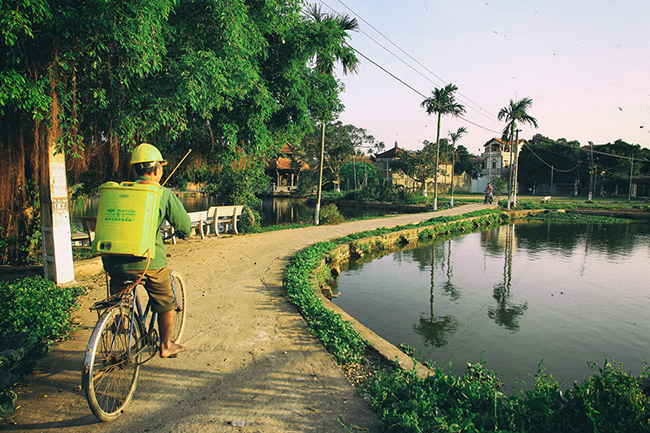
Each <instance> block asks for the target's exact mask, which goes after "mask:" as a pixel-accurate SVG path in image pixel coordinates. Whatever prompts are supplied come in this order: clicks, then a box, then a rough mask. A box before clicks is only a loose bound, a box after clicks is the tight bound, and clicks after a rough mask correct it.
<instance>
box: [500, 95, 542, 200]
mask: <svg viewBox="0 0 650 433" xmlns="http://www.w3.org/2000/svg"><path fill="white" fill-rule="evenodd" d="M532 105H533V100H532V99H530V98H527V97H526V98H522V99H520V100H519V101H513V100H512V99H511V100H510V103H509V104H508V105H506V106H505V107H503V108H502V109H501V110H499V114H498V115H497V117H498V119H499V120H502V121H505V122H506V127H505V128H504V129H503V139H504V140H508V139H509V140H510V154H511V155H512V148H513V143H514V141H515V140H517V141H518V137H519V134H518V133H517V124H518V123H519V124H522V123H524V124H528V125H531V126H534V127H535V128H537V119H535V118H534V117H532V116H531V115H530V114H528V110H529V109H530V107H531V106H532ZM515 136H516V137H515ZM514 146H515V167H517V165H518V164H517V159H518V153H519V143H514ZM517 168H518V167H517ZM510 176H511V182H510V188H509V192H510V194H509V197H508V209H510V205H511V203H516V200H517V174H516V172H515V175H514V181H513V180H512V179H513V177H512V164H510Z"/></svg>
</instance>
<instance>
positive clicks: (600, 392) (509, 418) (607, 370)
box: [362, 362, 650, 433]
mask: <svg viewBox="0 0 650 433" xmlns="http://www.w3.org/2000/svg"><path fill="white" fill-rule="evenodd" d="M429 368H430V374H429V375H428V376H427V377H425V378H422V377H419V376H418V375H417V374H416V372H415V371H412V372H404V371H401V370H398V369H395V370H393V371H389V372H381V371H380V372H378V374H376V375H375V376H374V377H373V378H372V379H371V380H369V381H367V382H366V383H365V385H364V386H363V388H362V392H365V393H366V394H368V395H369V396H370V398H371V405H372V407H373V409H374V410H375V411H376V412H377V413H378V414H379V415H380V416H381V417H382V419H383V420H384V423H385V425H387V426H388V429H387V431H389V432H424V431H431V432H433V431H436V432H468V433H469V432H476V433H478V432H503V433H505V432H512V433H528V432H530V433H547V432H612V433H614V432H617V433H618V432H647V431H650V424H649V422H648V411H649V410H650V399H648V397H647V396H645V395H644V394H643V392H642V390H641V389H640V387H639V378H636V377H632V376H630V375H628V374H626V373H625V372H623V371H622V368H621V366H620V365H618V366H612V364H611V363H609V362H605V365H604V367H602V368H596V367H595V366H592V368H593V369H594V373H595V374H594V375H592V376H591V377H590V378H588V379H586V380H585V381H584V382H583V383H581V384H577V383H576V384H574V386H573V388H571V389H569V390H568V391H567V392H566V393H562V392H561V391H560V390H559V384H558V383H557V382H556V381H554V380H553V378H552V377H549V376H547V375H546V374H544V371H543V370H541V368H540V370H539V371H538V373H537V374H536V375H535V384H534V388H533V389H531V390H528V391H523V392H522V393H520V394H519V395H515V396H508V395H506V394H505V393H504V392H502V391H501V389H502V387H503V385H502V384H501V383H500V382H499V380H498V378H497V375H496V374H495V373H493V372H491V371H489V370H487V369H486V368H485V367H484V366H483V363H482V362H481V363H479V364H468V366H467V370H466V371H465V372H464V373H463V374H461V375H460V376H456V375H454V374H452V372H448V371H444V370H443V369H440V368H437V367H435V366H429ZM642 378H647V369H646V372H645V373H644V374H643V375H642Z"/></svg>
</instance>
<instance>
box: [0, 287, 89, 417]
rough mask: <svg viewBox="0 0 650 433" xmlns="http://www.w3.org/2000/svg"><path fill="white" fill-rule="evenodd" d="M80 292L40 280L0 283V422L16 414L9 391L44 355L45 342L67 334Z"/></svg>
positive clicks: (12, 392) (12, 396)
mask: <svg viewBox="0 0 650 433" xmlns="http://www.w3.org/2000/svg"><path fill="white" fill-rule="evenodd" d="M83 291H84V288H81V287H57V286H56V285H55V284H54V283H53V282H51V281H49V280H46V279H44V278H41V277H35V278H23V279H19V280H15V281H0V311H2V314H1V315H0V419H1V418H3V417H5V416H8V415H11V414H12V413H14V412H15V411H16V409H15V407H14V403H15V401H16V393H15V392H14V391H12V390H11V389H9V388H10V387H11V386H12V385H13V384H15V383H16V382H17V381H18V380H19V379H20V378H22V377H24V376H25V375H27V374H29V373H30V372H31V371H32V370H33V369H34V367H35V365H36V359H38V358H40V357H42V356H44V355H45V353H46V352H47V344H46V343H45V342H46V340H58V339H61V338H64V337H65V336H67V335H68V333H69V332H70V325H71V324H70V308H72V307H73V306H76V302H77V296H78V295H79V294H81V293H82V292H83Z"/></svg>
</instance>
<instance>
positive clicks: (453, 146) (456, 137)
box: [449, 126, 467, 207]
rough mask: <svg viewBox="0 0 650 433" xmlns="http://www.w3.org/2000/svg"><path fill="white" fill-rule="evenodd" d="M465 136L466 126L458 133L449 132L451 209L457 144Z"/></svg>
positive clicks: (452, 205) (459, 129)
mask: <svg viewBox="0 0 650 433" xmlns="http://www.w3.org/2000/svg"><path fill="white" fill-rule="evenodd" d="M465 134H467V128H465V127H464V126H461V127H460V128H458V130H457V131H456V132H449V138H450V139H451V201H450V205H451V207H454V162H455V160H456V142H457V141H458V140H460V137H462V136H463V135H465Z"/></svg>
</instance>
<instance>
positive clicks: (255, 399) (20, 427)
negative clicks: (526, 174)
mask: <svg viewBox="0 0 650 433" xmlns="http://www.w3.org/2000/svg"><path fill="white" fill-rule="evenodd" d="M480 208H484V206H483V205H467V206H462V207H460V208H456V209H453V210H449V211H441V212H435V213H426V214H413V215H403V216H397V217H393V218H388V219H376V220H369V221H357V222H351V223H345V224H341V225H338V226H319V227H307V228H301V229H295V230H284V231H278V232H271V233H263V234H253V235H245V236H219V237H213V236H210V237H208V238H206V239H204V240H201V239H191V240H189V241H187V242H186V241H181V242H179V244H178V245H175V246H174V245H171V246H170V247H169V250H168V253H169V254H170V255H171V257H170V258H169V264H170V267H171V268H172V269H177V270H179V271H180V272H182V273H183V275H184V276H185V279H186V282H187V285H188V286H189V290H188V294H189V313H188V323H187V328H186V330H185V337H184V344H185V345H186V346H187V347H188V349H189V350H188V352H186V353H183V354H181V355H180V356H179V357H178V358H176V359H168V360H163V359H160V358H159V357H155V358H153V359H152V360H151V361H149V362H148V363H146V364H145V365H144V366H143V368H142V369H141V370H140V379H139V381H138V388H137V390H136V394H135V397H134V400H133V401H132V402H131V404H130V406H129V407H128V408H127V411H126V412H125V413H124V414H123V415H122V416H121V417H120V418H119V419H118V420H117V421H115V422H113V423H101V422H99V421H97V420H96V419H95V418H94V416H93V415H92V414H91V412H90V410H89V409H88V405H87V403H86V398H85V394H84V392H83V391H81V390H79V389H78V387H79V384H80V371H81V366H82V363H83V353H84V350H85V345H86V343H87V341H88V338H89V336H90V332H91V330H92V326H94V322H95V317H94V315H92V314H90V313H89V311H88V306H89V305H90V304H91V303H92V302H93V301H94V300H96V299H100V298H102V294H103V293H102V292H101V290H96V291H94V292H92V293H91V294H90V295H89V296H88V297H85V298H84V299H83V305H82V307H81V309H80V310H79V311H78V312H76V313H75V315H76V317H77V320H79V321H81V325H80V326H79V330H78V331H77V332H76V333H75V334H74V338H73V339H71V340H68V341H65V342H62V343H59V344H57V345H56V346H55V347H54V350H53V351H52V352H51V353H50V354H49V355H48V356H47V357H46V358H45V359H44V360H42V361H41V362H40V363H39V365H38V367H37V369H36V371H35V373H34V374H33V375H32V377H31V383H30V384H29V385H27V386H24V387H22V388H21V389H20V390H19V391H20V395H19V404H20V405H22V407H21V408H20V409H19V410H18V412H17V413H16V414H15V415H13V416H12V417H10V418H9V419H7V420H5V421H4V422H3V423H1V424H0V430H5V431H22V432H41V431H42V432H50V431H56V432H236V431H243V432H283V433H284V432H345V431H346V429H347V431H369V432H380V431H382V429H381V423H380V421H379V419H378V418H377V416H376V415H375V414H374V413H373V412H372V411H371V410H370V409H369V408H368V406H367V405H366V402H365V401H364V400H363V398H362V397H361V396H359V395H357V394H356V393H355V390H354V389H353V387H352V386H351V385H350V384H349V382H348V381H347V379H346V378H345V376H344V375H343V374H342V373H341V371H340V370H339V368H338V367H337V365H336V363H335V362H334V360H333V359H332V357H331V356H330V355H329V354H328V353H327V352H326V351H325V349H324V348H323V347H322V346H321V345H320V343H319V342H318V341H317V340H316V339H315V338H314V337H312V336H311V334H309V332H307V331H306V329H305V324H304V322H303V320H302V318H301V317H300V315H299V314H298V313H297V312H296V310H295V308H294V307H293V306H292V305H290V304H289V303H288V302H287V301H286V299H285V298H284V297H283V296H282V295H283V289H282V270H283V268H284V266H285V265H286V263H287V261H288V259H289V258H290V257H291V256H293V255H294V254H295V253H297V252H298V251H300V250H302V249H304V248H305V247H306V246H308V245H310V244H312V243H314V242H317V241H323V240H327V239H331V238H334V237H338V236H342V235H345V234H348V233H354V232H359V231H363V230H369V229H374V228H378V227H389V226H395V225H403V224H407V223H414V222H419V221H423V220H426V219H429V218H431V217H433V216H442V215H450V214H458V213H464V212H470V211H473V210H477V209H480ZM86 266H87V268H86V269H85V270H82V269H79V270H78V273H77V278H78V279H82V276H81V274H82V272H88V271H92V269H93V267H92V266H91V265H86ZM94 269H95V270H97V268H96V267H95V268H94ZM233 421H238V422H237V423H235V424H234V425H233ZM240 421H243V422H244V423H245V424H244V426H243V427H238V426H237V425H240V423H239V422H240ZM366 429H367V430H366Z"/></svg>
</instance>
